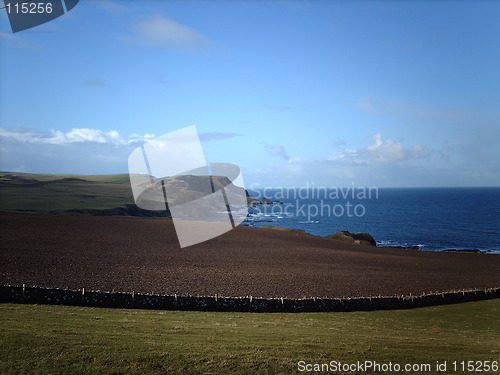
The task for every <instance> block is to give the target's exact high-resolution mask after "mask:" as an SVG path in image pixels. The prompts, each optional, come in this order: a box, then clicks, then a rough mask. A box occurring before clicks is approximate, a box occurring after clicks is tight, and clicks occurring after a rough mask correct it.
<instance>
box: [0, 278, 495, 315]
mask: <svg viewBox="0 0 500 375" xmlns="http://www.w3.org/2000/svg"><path fill="white" fill-rule="evenodd" d="M499 297H500V288H488V289H474V290H464V291H459V292H457V291H454V292H446V293H433V294H424V295H420V296H413V295H411V294H410V295H406V296H399V297H355V298H317V297H316V298H314V297H313V298H304V299H290V298H283V297H280V298H256V297H252V296H249V297H222V296H219V295H215V296H206V297H204V296H179V295H177V294H175V295H173V296H172V295H155V294H145V293H136V292H131V293H122V292H103V291H90V290H86V289H84V288H82V289H81V290H68V289H55V288H38V287H27V286H26V285H24V284H23V285H22V286H13V285H2V286H0V302H4V303H7V302H12V303H28V304H49V305H70V306H91V307H110V308H126V309H158V310H193V311H240V312H327V311H371V310H395V309H411V308H417V307H424V306H436V305H446V304H452V303H461V302H470V301H481V300H486V299H493V298H499Z"/></svg>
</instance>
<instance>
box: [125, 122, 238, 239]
mask: <svg viewBox="0 0 500 375" xmlns="http://www.w3.org/2000/svg"><path fill="white" fill-rule="evenodd" d="M128 171H129V177H130V184H131V187H132V193H133V195H134V200H135V203H136V205H137V206H138V207H139V208H142V209H145V210H152V211H169V212H170V215H171V217H172V220H173V222H174V227H175V231H176V233H177V238H178V240H179V244H180V246H181V248H184V247H187V246H191V245H195V244H197V243H200V242H204V241H207V240H209V239H211V238H214V237H217V236H219V235H221V234H223V233H225V232H228V231H230V230H231V229H233V228H235V227H236V226H237V225H239V224H241V223H242V222H243V221H244V220H245V218H246V216H247V214H248V205H247V193H246V190H245V186H244V183H243V177H242V176H241V173H240V168H239V167H238V166H237V165H234V164H229V163H210V164H207V162H206V160H205V155H204V153H203V149H202V145H201V142H200V139H199V136H198V132H197V131H196V127H195V126H189V127H186V128H183V129H179V130H176V131H173V132H171V133H167V134H164V135H162V136H160V137H157V138H155V139H152V140H149V141H147V142H146V143H144V144H143V145H142V146H140V147H138V148H136V149H135V150H134V151H132V153H131V154H130V156H129V159H128Z"/></svg>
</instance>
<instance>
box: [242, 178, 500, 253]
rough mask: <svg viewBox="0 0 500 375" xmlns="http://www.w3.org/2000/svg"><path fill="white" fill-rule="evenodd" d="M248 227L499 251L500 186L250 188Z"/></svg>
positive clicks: (435, 247)
mask: <svg viewBox="0 0 500 375" xmlns="http://www.w3.org/2000/svg"><path fill="white" fill-rule="evenodd" d="M248 191H249V193H250V195H252V196H254V197H255V198H257V199H259V200H260V199H262V198H263V197H265V198H268V199H270V200H272V201H273V203H272V204H256V205H255V206H254V207H251V208H250V209H249V216H248V218H247V220H246V221H245V224H246V225H250V226H256V227H258V226H262V225H279V226H284V227H292V228H298V229H303V230H305V231H306V232H308V233H311V234H314V235H320V236H327V235H329V234H332V233H335V232H338V231H340V230H348V231H350V232H368V233H370V234H371V235H372V236H373V237H374V239H375V240H376V241H377V244H378V245H379V246H402V247H410V246H418V248H419V249H421V250H447V249H477V250H480V251H485V252H494V253H500V188H499V187H484V188H476V187H474V188H469V187H466V188H465V187H464V188H462V187H457V188H364V187H350V188H335V187H330V188H318V187H310V186H306V187H304V188H299V189H282V188H274V189H265V190H262V189H248Z"/></svg>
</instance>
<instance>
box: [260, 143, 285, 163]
mask: <svg viewBox="0 0 500 375" xmlns="http://www.w3.org/2000/svg"><path fill="white" fill-rule="evenodd" d="M264 147H265V149H266V151H267V152H268V154H269V155H272V156H279V157H280V158H283V159H285V160H290V156H288V154H287V153H286V150H285V147H283V146H282V145H280V144H273V145H268V144H266V145H264Z"/></svg>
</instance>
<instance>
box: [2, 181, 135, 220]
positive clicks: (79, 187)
mask: <svg viewBox="0 0 500 375" xmlns="http://www.w3.org/2000/svg"><path fill="white" fill-rule="evenodd" d="M71 178H73V179H80V180H83V181H82V182H78V181H65V180H64V179H71ZM57 180H59V181H57ZM48 181H55V182H54V183H47V182H48ZM86 181H91V183H86ZM37 182H41V184H38V185H37ZM133 203H134V198H133V196H132V190H131V188H130V181H129V177H128V174H117V175H95V176H91V175H70V174H67V175H62V174H59V175H50V174H30V173H12V172H0V210H8V211H14V210H26V211H31V212H48V211H64V210H69V209H105V208H115V207H119V206H123V205H125V204H133Z"/></svg>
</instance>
